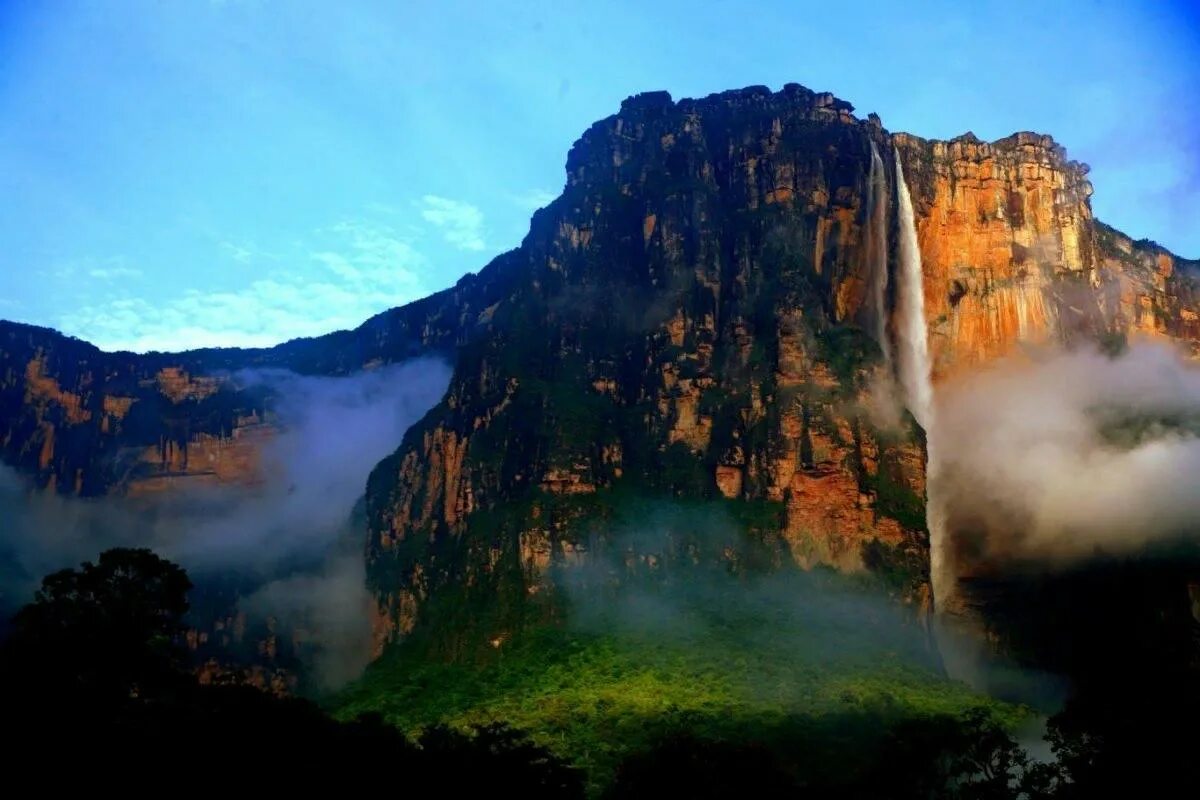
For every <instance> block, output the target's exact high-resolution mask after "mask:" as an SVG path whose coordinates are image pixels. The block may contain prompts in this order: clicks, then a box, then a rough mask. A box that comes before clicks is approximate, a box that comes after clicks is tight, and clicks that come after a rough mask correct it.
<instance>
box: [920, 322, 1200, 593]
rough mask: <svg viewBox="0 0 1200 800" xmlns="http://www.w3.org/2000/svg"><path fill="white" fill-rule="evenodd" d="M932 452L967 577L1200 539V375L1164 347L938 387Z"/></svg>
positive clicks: (1038, 359) (998, 369)
mask: <svg viewBox="0 0 1200 800" xmlns="http://www.w3.org/2000/svg"><path fill="white" fill-rule="evenodd" d="M936 441H937V447H938V454H939V461H940V464H939V466H938V473H937V475H936V476H934V477H935V479H936V490H937V497H936V498H931V503H933V502H937V503H939V504H940V505H941V507H942V508H943V509H944V512H945V514H946V520H947V529H948V531H949V534H950V552H949V553H948V555H949V556H950V557H951V558H952V559H953V561H954V564H955V566H956V568H957V570H958V572H959V573H960V574H962V573H963V572H964V571H966V572H968V573H969V572H971V571H973V570H976V569H980V568H982V569H989V568H992V567H995V566H996V565H1003V564H1005V563H1011V562H1018V561H1026V562H1039V563H1060V564H1061V563H1067V562H1071V561H1074V560H1078V559H1082V558H1087V557H1091V556H1095V555H1124V554H1128V553H1133V552H1138V551H1140V550H1143V549H1144V548H1146V547H1147V546H1168V545H1171V544H1172V543H1178V542H1181V541H1197V540H1198V539H1200V368H1198V367H1197V366H1196V365H1195V364H1193V363H1189V362H1188V361H1186V360H1185V359H1184V358H1183V357H1182V356H1181V354H1180V353H1179V352H1178V351H1177V350H1175V349H1174V348H1172V347H1170V346H1168V345H1165V344H1157V343H1148V342H1143V343H1138V344H1135V345H1133V346H1132V347H1130V348H1129V349H1128V350H1127V351H1126V352H1125V353H1124V354H1122V355H1120V356H1117V357H1112V356H1109V355H1106V354H1103V353H1100V352H1094V351H1093V352H1068V353H1064V352H1053V353H1049V352H1047V353H1040V354H1034V355H1033V357H1032V359H1029V358H1027V359H1022V360H1016V359H1014V360H1009V361H1004V362H1000V363H998V364H996V365H995V366H993V367H991V368H988V369H986V370H983V371H981V372H976V373H973V374H971V375H970V376H969V377H966V378H964V379H961V380H959V381H957V382H954V383H952V384H950V385H947V386H945V387H943V388H942V390H941V393H940V395H939V402H938V409H937V427H936Z"/></svg>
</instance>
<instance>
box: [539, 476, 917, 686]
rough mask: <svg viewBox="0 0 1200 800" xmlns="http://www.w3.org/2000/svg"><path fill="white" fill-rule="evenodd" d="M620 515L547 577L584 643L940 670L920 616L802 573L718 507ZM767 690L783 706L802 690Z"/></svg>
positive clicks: (832, 575) (842, 578)
mask: <svg viewBox="0 0 1200 800" xmlns="http://www.w3.org/2000/svg"><path fill="white" fill-rule="evenodd" d="M622 515H623V516H625V519H623V520H618V521H615V522H613V523H612V524H611V525H606V526H605V528H604V530H603V531H602V532H598V533H596V534H595V535H593V536H592V537H591V539H590V540H589V541H588V542H587V544H586V546H585V549H584V551H583V552H584V555H583V557H582V558H577V559H574V560H572V561H570V562H568V563H563V564H560V565H559V566H558V567H556V568H555V569H554V570H553V571H552V573H551V575H552V580H553V581H554V583H555V585H556V586H557V587H559V588H560V589H562V590H563V591H564V593H565V595H566V596H567V598H568V602H569V603H570V613H569V614H568V617H567V619H568V621H569V624H571V625H572V626H574V627H575V628H576V629H577V630H579V631H581V632H584V633H592V634H600V635H613V636H617V637H632V638H635V639H640V640H642V641H646V642H650V643H652V644H653V646H655V647H664V646H665V647H668V648H669V647H671V646H679V647H680V648H681V649H685V650H690V651H695V652H705V653H708V652H713V651H718V650H719V651H724V652H726V653H728V654H731V655H732V656H733V657H745V655H746V654H747V653H750V654H753V657H755V658H765V662H766V663H778V664H783V665H792V664H797V663H803V664H809V665H812V667H813V668H821V667H826V666H833V665H840V666H845V667H848V668H854V667H855V666H863V667H866V666H869V665H874V664H877V663H878V661H879V660H880V659H885V660H888V661H890V662H894V663H903V664H910V665H914V666H920V667H924V668H926V669H928V670H933V671H936V670H938V669H940V667H939V664H938V658H937V654H936V650H935V648H934V647H933V646H932V642H931V639H930V635H929V631H928V629H927V628H926V626H925V621H924V618H923V615H921V614H919V613H914V610H913V609H911V608H906V607H904V606H902V605H900V604H899V603H897V602H896V601H895V599H894V598H892V597H890V596H889V595H888V594H887V593H886V592H885V591H884V590H883V589H882V588H881V587H880V586H879V585H878V584H876V583H875V582H874V581H873V580H871V579H870V578H869V577H868V576H866V575H859V576H847V575H842V574H838V573H836V572H835V571H834V570H832V569H827V568H820V567H818V568H816V569H814V570H803V569H800V568H799V567H797V566H796V565H795V562H794V559H793V557H792V555H791V553H790V552H789V551H788V547H787V545H786V544H784V543H782V542H766V541H759V540H758V537H756V536H752V535H750V534H748V533H747V532H746V531H745V529H744V525H742V524H739V523H738V521H737V520H735V519H733V518H732V516H730V514H729V513H728V511H727V509H726V507H725V506H723V505H722V504H719V503H698V504H697V503H691V504H685V503H676V502H670V501H665V500H664V501H651V502H643V503H639V504H638V506H637V507H636V508H635V509H631V510H627V511H626V512H622ZM766 654H770V656H769V657H766ZM764 690H766V691H769V692H771V693H773V694H780V693H781V695H780V699H781V701H782V702H786V699H784V698H786V697H787V696H788V695H789V693H791V692H793V691H799V690H802V688H801V687H788V686H780V685H775V686H770V687H764ZM755 691H757V689H755Z"/></svg>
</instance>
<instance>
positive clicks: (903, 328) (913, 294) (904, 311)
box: [893, 149, 953, 607]
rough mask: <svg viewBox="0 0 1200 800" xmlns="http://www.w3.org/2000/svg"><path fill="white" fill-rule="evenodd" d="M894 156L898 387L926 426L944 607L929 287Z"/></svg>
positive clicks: (933, 565)
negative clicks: (897, 231)
mask: <svg viewBox="0 0 1200 800" xmlns="http://www.w3.org/2000/svg"><path fill="white" fill-rule="evenodd" d="M893 152H894V154H895V156H896V194H897V197H898V198H899V210H898V212H897V213H898V214H899V215H900V216H899V220H898V222H899V228H900V242H899V255H900V270H899V277H898V281H897V293H896V317H897V319H896V340H897V344H898V353H897V355H898V359H897V360H898V368H899V373H900V386H901V388H902V389H903V391H904V399H905V404H906V405H907V406H908V410H909V411H910V412H912V415H913V416H914V417H915V418H916V420H917V422H918V423H919V424H920V426H921V427H922V428H924V429H925V448H926V454H927V457H928V465H927V468H926V473H927V481H926V494H927V501H926V517H927V523H928V525H929V560H930V576H929V577H930V582H931V584H932V589H933V598H934V604H935V607H941V605H942V603H943V602H944V601H945V599H946V593H947V591H948V590H950V589H951V588H952V587H953V579H952V578H950V579H949V580H947V578H948V576H947V575H946V574H945V559H944V551H943V546H944V542H943V533H944V527H945V526H944V524H943V523H944V513H943V509H942V504H941V499H940V497H939V495H938V491H937V484H938V464H939V462H938V459H937V449H936V441H935V440H936V434H935V426H934V407H933V377H932V364H931V361H930V358H929V339H928V334H927V330H928V328H927V326H926V321H925V286H924V280H923V277H922V270H921V250H920V248H919V247H918V245H917V223H916V218H915V216H914V215H913V207H912V197H911V195H910V194H909V192H908V183H907V182H906V181H905V180H904V167H903V165H902V164H901V163H900V151H899V150H895V149H893Z"/></svg>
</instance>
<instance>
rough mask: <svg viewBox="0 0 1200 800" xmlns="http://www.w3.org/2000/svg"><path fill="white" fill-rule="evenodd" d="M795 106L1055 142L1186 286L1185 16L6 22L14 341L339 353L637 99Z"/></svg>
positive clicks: (393, 13)
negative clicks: (320, 339)
mask: <svg viewBox="0 0 1200 800" xmlns="http://www.w3.org/2000/svg"><path fill="white" fill-rule="evenodd" d="M1139 6H1144V7H1145V8H1138V7H1139ZM1151 7H1152V8H1153V10H1146V9H1149V8H1151ZM788 81H796V82H799V83H802V84H804V85H806V86H808V87H810V88H812V89H816V90H828V91H832V92H834V93H835V94H837V95H838V96H840V97H842V98H844V99H846V100H849V101H850V102H851V103H853V104H854V105H855V106H856V108H857V111H858V113H860V114H861V115H864V116H865V115H866V113H867V112H869V111H876V112H878V113H879V114H880V115H881V116H882V118H883V122H884V124H885V125H886V126H887V127H888V128H889V129H891V130H893V131H901V130H904V131H911V132H914V133H917V134H919V135H922V136H930V137H948V136H953V135H956V134H959V133H962V132H963V131H966V130H973V131H974V132H975V133H976V134H977V135H979V136H981V137H984V138H989V139H991V138H997V137H1000V136H1005V135H1008V134H1009V133H1012V132H1013V131H1015V130H1037V131H1043V132H1048V133H1052V134H1053V135H1054V136H1055V138H1056V139H1058V140H1059V141H1060V142H1062V143H1063V144H1065V145H1066V146H1067V148H1068V151H1069V153H1070V155H1071V156H1072V157H1074V158H1077V159H1079V160H1082V161H1086V162H1088V163H1089V164H1091V165H1092V179H1093V182H1094V184H1095V186H1096V194H1095V195H1094V197H1093V207H1094V209H1095V211H1096V214H1097V216H1098V217H1100V218H1101V219H1104V220H1106V221H1108V222H1110V223H1112V224H1114V225H1116V226H1117V227H1120V228H1122V229H1124V230H1125V231H1126V232H1127V233H1129V234H1131V235H1133V236H1134V237H1142V236H1145V237H1149V238H1153V239H1156V240H1158V241H1160V242H1161V243H1163V244H1165V245H1167V246H1168V247H1170V248H1172V249H1173V250H1175V251H1176V252H1179V253H1181V254H1182V255H1185V256H1191V257H1197V256H1200V224H1198V223H1200V133H1198V131H1200V11H1197V10H1196V8H1195V7H1194V6H1193V4H1192V3H1191V2H1177V3H1171V2H1157V3H1126V2H1114V1H1113V0H1076V1H1075V2H1054V3H1046V2H1044V0H1043V2H1023V1H1021V0H1006V1H1005V2H1000V3H994V4H993V3H982V2H974V3H961V2H954V3H944V4H943V3H935V2H929V3H912V4H905V3H899V2H894V1H893V2H886V3H879V4H872V3H870V2H858V3H854V4H837V3H830V2H828V0H823V1H822V2H818V3H811V4H810V3H799V2H773V1H769V2H760V3H754V4H748V3H743V2H736V3H735V2H712V3H705V2H698V0H691V1H690V2H683V3H666V2H664V3H654V4H651V3H644V2H630V3H625V2H614V1H613V0H590V1H589V2H587V3H575V2H571V1H570V0H557V2H544V3H543V2H523V3H512V4H508V3H501V2H486V3H485V2H478V3H458V2H439V3H433V2H428V3H426V2H389V3H359V2H350V1H349V0H347V2H339V3H329V2H301V1H300V0H295V1H293V2H285V1H284V0H220V1H217V0H173V1H172V2H151V1H150V0H145V1H144V2H141V1H139V0H96V1H94V2H86V1H84V0H79V1H76V2H72V1H71V0H64V2H62V3H46V2H41V0H0V195H2V196H3V197H4V198H5V203H4V211H3V213H2V214H0V317H4V318H9V319H18V320H22V321H26V322H33V323H38V324H42V325H49V326H52V327H56V328H59V329H60V330H63V331H65V332H66V333H69V334H73V335H76V336H80V337H83V338H86V339H89V340H91V341H94V342H96V343H97V344H100V345H101V346H103V347H106V348H110V349H111V348H130V349H135V350H146V349H178V348H185V347H196V346H203V345H262V344H271V343H274V342H277V341H281V340H284V339H287V338H290V337H294V336H301V335H313V334H319V333H323V332H325V331H328V330H332V329H336V328H344V327H352V326H354V325H356V324H358V323H359V322H361V321H362V320H363V319H365V318H366V317H368V316H369V315H371V314H373V313H375V312H378V311H381V310H383V309H385V308H388V307H390V306H393V305H397V304H401V303H404V302H407V301H410V300H414V299H417V298H419V297H421V296H424V295H425V294H428V293H429V292H431V291H435V290H437V289H440V288H443V287H445V286H448V285H450V284H452V283H453V282H454V281H455V280H457V279H458V278H459V277H460V276H461V275H462V274H463V273H465V272H468V271H476V270H478V269H479V268H480V267H482V266H483V265H484V264H486V263H487V261H488V260H489V259H490V258H491V257H493V256H494V255H496V254H498V253H500V252H502V251H504V250H507V249H509V248H510V247H513V246H515V245H516V244H518V243H519V242H520V239H521V237H522V235H523V234H524V233H525V231H526V229H527V223H528V218H529V215H530V213H531V211H532V210H533V209H535V208H537V207H538V206H540V205H543V204H544V203H546V202H547V201H548V200H549V199H550V198H552V197H553V196H554V195H556V194H557V193H558V191H559V190H560V189H561V187H562V185H563V163H564V161H565V158H566V153H567V150H568V149H569V148H570V145H571V143H572V142H573V141H574V140H575V139H576V138H577V137H578V135H579V134H580V133H582V132H583V130H584V129H585V128H586V127H587V126H588V125H589V124H591V123H592V122H593V121H595V120H597V119H601V118H603V117H605V116H608V115H609V114H612V113H614V112H615V111H616V110H617V108H618V106H619V104H620V101H621V99H622V98H624V97H626V96H627V95H630V94H633V93H635V92H638V91H644V90H649V89H667V90H669V91H670V92H671V93H672V94H673V95H674V96H675V97H677V98H678V97H688V96H702V95H705V94H709V93H712V92H715V91H720V90H723V89H728V88H736V87H741V86H746V85H750V84H766V85H768V86H771V87H772V88H779V87H780V86H782V85H783V84H784V83H786V82H788Z"/></svg>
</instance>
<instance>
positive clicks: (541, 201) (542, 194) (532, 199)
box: [512, 189, 558, 211]
mask: <svg viewBox="0 0 1200 800" xmlns="http://www.w3.org/2000/svg"><path fill="white" fill-rule="evenodd" d="M556 197H558V194H557V193H555V192H551V191H549V190H548V189H530V190H529V191H527V192H522V193H521V194H515V195H513V196H512V199H513V202H514V203H516V204H517V206H519V207H520V208H523V209H525V210H526V211H537V210H538V209H539V208H545V207H546V206H548V205H550V203H551V202H553V201H554V199H555V198H556Z"/></svg>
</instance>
